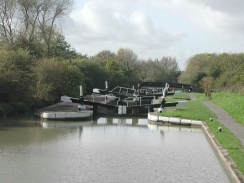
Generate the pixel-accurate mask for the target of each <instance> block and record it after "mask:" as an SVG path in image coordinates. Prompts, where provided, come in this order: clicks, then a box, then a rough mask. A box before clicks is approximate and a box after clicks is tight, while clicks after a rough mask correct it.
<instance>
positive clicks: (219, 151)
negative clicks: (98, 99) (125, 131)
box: [148, 113, 244, 183]
mask: <svg viewBox="0 0 244 183" xmlns="http://www.w3.org/2000/svg"><path fill="white" fill-rule="evenodd" d="M148 120H149V123H150V124H156V125H164V123H169V124H177V125H188V126H198V127H201V128H202V130H203V133H204V134H205V136H206V137H207V139H208V141H209V142H210V144H211V146H212V147H213V150H214V152H215V153H216V155H217V157H218V158H219V160H220V162H221V163H222V165H223V166H224V168H225V170H226V171H227V173H228V175H229V177H230V179H231V180H232V181H233V182H236V183H244V175H243V174H242V173H241V172H240V171H239V170H238V169H237V166H236V164H235V163H234V161H233V160H232V159H231V158H230V156H229V154H228V152H227V150H226V149H223V148H222V146H221V144H220V143H219V142H218V140H217V139H216V138H215V136H214V135H213V133H212V132H211V131H210V129H209V127H208V125H207V124H206V123H205V122H203V121H198V120H190V119H182V118H175V117H165V116H158V115H157V114H155V113H148ZM162 122H164V123H162Z"/></svg>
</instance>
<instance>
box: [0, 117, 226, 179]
mask: <svg viewBox="0 0 244 183" xmlns="http://www.w3.org/2000/svg"><path fill="white" fill-rule="evenodd" d="M38 123H39V124H41V125H40V126H30V127H28V126H25V127H11V128H8V127H6V128H4V129H5V130H3V131H0V154H1V158H0V170H1V171H0V182H19V183H22V182H23V183H26V182H35V183H39V182H40V183H42V182H53V183H59V182H77V183H78V182H88V183H89V182H92V183H93V182H122V183H123V182H140V183H141V182H146V183H148V182H216V183H217V182H222V183H229V182H230V181H229V179H228V176H227V175H226V173H225V171H224V170H223V167H221V164H220V162H219V161H218V159H217V157H216V156H215V154H214V152H213V151H212V149H211V146H210V144H209V143H208V141H207V139H206V138H205V136H204V134H203V133H202V132H201V129H200V128H198V129H197V128H191V127H183V126H156V125H149V124H148V120H147V119H139V118H98V119H94V120H90V121H81V122H72V121H69V122H64V121H49V122H40V121H38Z"/></svg>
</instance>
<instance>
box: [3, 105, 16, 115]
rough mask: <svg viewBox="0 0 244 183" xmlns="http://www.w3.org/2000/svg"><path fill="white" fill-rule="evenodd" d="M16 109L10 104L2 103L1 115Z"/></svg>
mask: <svg viewBox="0 0 244 183" xmlns="http://www.w3.org/2000/svg"><path fill="white" fill-rule="evenodd" d="M13 111H14V109H13V107H12V106H11V105H10V104H5V103H0V116H4V115H7V114H11V113H12V112H13Z"/></svg>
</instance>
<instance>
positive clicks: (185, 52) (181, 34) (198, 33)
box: [61, 0, 244, 70]
mask: <svg viewBox="0 0 244 183" xmlns="http://www.w3.org/2000/svg"><path fill="white" fill-rule="evenodd" d="M243 10H244V1H243V0H75V4H74V8H73V11H72V12H71V13H70V14H69V16H68V17H66V18H65V19H64V20H62V22H61V24H62V30H63V33H64V36H65V37H66V40H67V41H68V42H69V43H70V44H71V46H72V47H73V48H75V50H76V51H77V52H80V53H82V54H87V55H88V56H93V55H95V54H97V53H98V52H100V51H102V50H111V51H112V52H115V53H116V52H117V51H118V49H120V48H129V49H131V50H133V51H134V53H135V54H137V55H138V58H141V59H148V58H152V59H155V58H159V59H160V58H162V57H163V56H172V57H176V60H177V61H178V64H179V67H180V69H181V70H184V69H185V66H186V61H187V59H188V58H190V57H191V56H193V55H195V54H198V53H206V52H207V53H213V52H215V53H222V52H228V53H229V52H232V53H239V52H243V48H244V31H243V30H244V11H243Z"/></svg>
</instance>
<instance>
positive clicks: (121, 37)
mask: <svg viewBox="0 0 244 183" xmlns="http://www.w3.org/2000/svg"><path fill="white" fill-rule="evenodd" d="M140 2H142V1H139V0H138V1H135V2H132V1H129V0H128V1H112V0H110V1H109V2H108V1H100V0H92V1H87V3H85V4H84V6H83V7H81V8H80V9H79V10H76V11H74V12H73V13H72V14H71V15H70V18H69V20H68V23H70V22H73V25H72V30H71V29H70V28H66V27H67V26H63V29H64V32H65V34H66V35H70V34H71V31H72V36H66V38H67V39H68V41H69V42H72V45H73V44H74V45H75V48H76V49H77V51H80V52H83V51H86V53H87V54H88V55H94V54H96V53H98V52H99V51H101V50H104V49H112V51H115V52H116V51H117V50H118V49H119V48H121V47H128V48H130V49H132V50H133V51H134V52H135V53H137V54H138V56H139V58H145V59H146V58H149V57H153V55H150V51H151V49H156V50H163V49H166V48H169V47H172V46H173V45H174V44H175V43H177V42H178V41H180V40H181V38H182V37H183V36H184V33H182V32H181V31H174V32H167V31H165V30H163V29H158V28H155V26H154V23H153V20H152V19H151V17H150V16H149V15H148V14H147V12H146V11H145V10H144V9H143V8H141V7H140V6H139V4H140ZM133 3H136V5H137V6H135V4H133ZM132 4H133V6H131V5H132ZM64 24H66V22H64ZM84 44H86V45H87V46H88V45H90V47H89V48H87V49H86V48H85V45H84ZM78 45H80V46H78ZM81 45H83V46H81ZM84 49H85V50H84ZM162 56H164V55H163V54H162V55H160V56H159V54H157V55H156V57H162Z"/></svg>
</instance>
